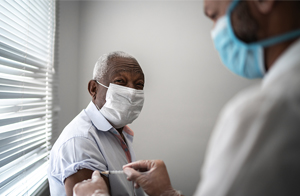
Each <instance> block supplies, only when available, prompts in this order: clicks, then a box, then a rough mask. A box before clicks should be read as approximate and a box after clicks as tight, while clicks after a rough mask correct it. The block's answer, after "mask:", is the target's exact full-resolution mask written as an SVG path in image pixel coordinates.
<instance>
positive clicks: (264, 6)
mask: <svg viewBox="0 0 300 196" xmlns="http://www.w3.org/2000/svg"><path fill="white" fill-rule="evenodd" d="M253 3H254V5H255V6H256V7H257V9H258V11H259V12H260V13H261V14H268V13H270V12H271V11H272V8H273V6H274V3H275V0H255V1H253Z"/></svg>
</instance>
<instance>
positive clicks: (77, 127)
mask: <svg viewBox="0 0 300 196" xmlns="http://www.w3.org/2000/svg"><path fill="white" fill-rule="evenodd" d="M94 129H95V127H94V126H93V124H92V122H91V120H90V119H89V117H88V116H87V115H86V113H85V111H84V110H82V111H81V112H80V113H79V114H78V115H77V116H76V117H75V118H74V119H73V120H72V121H71V122H70V123H69V124H68V125H67V126H66V127H65V128H64V129H63V131H62V132H61V134H60V135H59V137H58V139H57V140H56V142H55V144H54V146H53V148H52V149H53V150H54V149H56V150H58V149H60V148H61V146H63V145H64V144H65V143H66V142H70V141H72V140H73V141H74V140H76V138H77V139H80V138H86V139H88V138H90V132H93V131H94Z"/></svg>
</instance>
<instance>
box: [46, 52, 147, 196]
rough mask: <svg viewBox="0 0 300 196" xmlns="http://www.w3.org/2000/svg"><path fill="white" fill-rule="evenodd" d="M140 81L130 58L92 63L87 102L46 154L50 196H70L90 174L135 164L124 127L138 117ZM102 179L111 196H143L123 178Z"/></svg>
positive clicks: (112, 56)
mask: <svg viewBox="0 0 300 196" xmlns="http://www.w3.org/2000/svg"><path fill="white" fill-rule="evenodd" d="M144 82H145V81H144V73H143V71H142V69H141V67H140V65H139V63H138V62H137V60H136V59H135V58H134V57H132V56H130V55H128V54H126V53H124V52H112V53H109V54H107V55H103V56H101V57H100V58H99V59H98V61H97V63H96V65H95V68H94V72H93V80H91V81H89V84H88V91H89V93H90V95H91V97H92V101H91V102H90V104H89V105H88V106H87V108H86V109H85V110H83V111H82V112H81V113H80V114H79V115H78V116H76V117H75V118H74V119H73V120H72V122H70V123H69V124H68V125H67V126H66V128H65V129H64V130H63V131H62V133H61V135H60V136H59V138H58V139H57V141H56V142H55V144H54V146H53V148H52V150H51V153H50V166H49V168H48V179H49V184H50V192H51V195H53V196H58V195H59V196H61V195H68V196H70V195H73V191H72V190H73V187H74V185H75V184H76V183H77V182H81V181H83V180H86V179H89V178H91V176H92V173H93V171H95V170H99V171H106V170H120V169H122V166H123V165H124V164H127V163H130V162H131V161H134V160H135V155H134V152H133V149H132V141H133V131H132V130H131V129H130V128H129V127H128V126H127V124H130V123H132V122H133V120H135V119H136V118H137V117H138V115H139V113H140V112H141V109H142V107H143V103H144V92H143V88H144ZM104 179H105V182H106V185H107V186H108V187H110V190H111V191H110V193H111V195H134V194H135V195H144V193H143V191H142V190H141V189H139V190H134V189H133V184H132V182H129V181H127V180H126V176H125V175H111V176H108V177H104ZM133 191H135V193H133Z"/></svg>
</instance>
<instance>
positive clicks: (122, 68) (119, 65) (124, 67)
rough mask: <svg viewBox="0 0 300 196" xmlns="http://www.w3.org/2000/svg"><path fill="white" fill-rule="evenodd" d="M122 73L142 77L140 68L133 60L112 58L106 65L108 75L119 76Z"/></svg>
mask: <svg viewBox="0 0 300 196" xmlns="http://www.w3.org/2000/svg"><path fill="white" fill-rule="evenodd" d="M122 72H132V73H136V74H139V75H144V73H143V71H142V68H141V67H140V65H139V63H138V62H137V61H136V60H135V59H130V58H121V57H118V58H114V59H111V61H110V62H109V63H108V73H109V74H120V73H122Z"/></svg>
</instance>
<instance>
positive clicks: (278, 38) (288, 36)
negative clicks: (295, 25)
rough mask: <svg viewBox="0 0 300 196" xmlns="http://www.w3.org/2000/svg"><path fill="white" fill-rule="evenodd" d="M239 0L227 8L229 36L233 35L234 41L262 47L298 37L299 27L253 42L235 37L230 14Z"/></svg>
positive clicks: (235, 0)
mask: <svg viewBox="0 0 300 196" xmlns="http://www.w3.org/2000/svg"><path fill="white" fill-rule="evenodd" d="M240 1H241V0H233V1H232V3H231V4H230V5H229V8H228V10H227V13H226V14H227V20H228V21H227V22H228V25H229V27H230V28H229V34H230V36H231V37H233V38H234V39H235V40H236V41H238V43H240V44H242V45H246V46H248V47H250V48H251V47H256V46H257V45H259V46H262V47H268V46H271V45H275V44H278V43H281V42H284V41H287V40H291V39H294V38H296V37H300V29H297V30H294V31H291V32H288V33H284V34H282V35H277V36H274V37H271V38H267V39H265V40H262V41H257V42H253V43H249V44H247V43H245V42H243V41H242V40H240V39H239V38H237V37H236V35H235V34H234V32H233V28H232V24H231V14H232V11H233V10H234V8H235V7H236V6H237V4H238V3H239V2H240Z"/></svg>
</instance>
